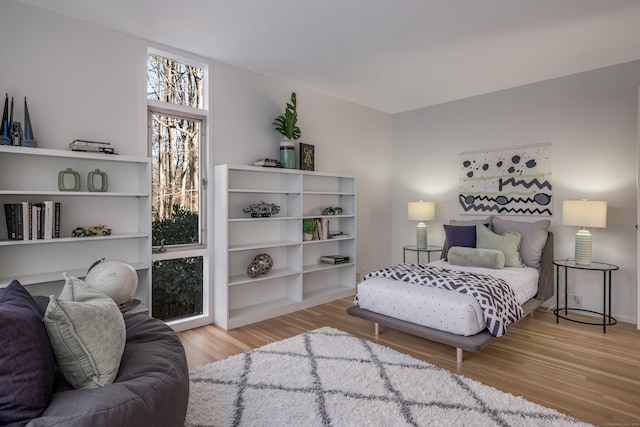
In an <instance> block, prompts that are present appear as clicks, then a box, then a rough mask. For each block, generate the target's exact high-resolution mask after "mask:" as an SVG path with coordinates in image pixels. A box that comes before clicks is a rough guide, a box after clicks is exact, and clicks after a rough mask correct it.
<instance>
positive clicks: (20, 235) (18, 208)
mask: <svg viewBox="0 0 640 427" xmlns="http://www.w3.org/2000/svg"><path fill="white" fill-rule="evenodd" d="M14 209H15V211H14V215H15V220H14V221H15V227H16V240H24V225H23V223H22V222H23V219H22V205H21V204H20V203H16V204H15V205H14Z"/></svg>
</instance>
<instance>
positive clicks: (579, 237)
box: [562, 199, 607, 265]
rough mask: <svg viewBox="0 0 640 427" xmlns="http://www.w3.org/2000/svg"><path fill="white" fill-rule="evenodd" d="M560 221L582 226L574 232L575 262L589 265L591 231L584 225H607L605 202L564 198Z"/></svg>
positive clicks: (601, 226) (602, 226)
mask: <svg viewBox="0 0 640 427" xmlns="http://www.w3.org/2000/svg"><path fill="white" fill-rule="evenodd" d="M562 223H563V224H564V225H577V226H578V227H582V228H581V229H580V230H579V231H578V232H577V233H576V248H575V249H576V254H575V257H576V258H575V259H576V264H581V265H591V233H590V232H589V230H587V229H586V227H597V228H605V227H606V226H607V202H603V201H593V200H587V199H582V200H565V201H563V202H562Z"/></svg>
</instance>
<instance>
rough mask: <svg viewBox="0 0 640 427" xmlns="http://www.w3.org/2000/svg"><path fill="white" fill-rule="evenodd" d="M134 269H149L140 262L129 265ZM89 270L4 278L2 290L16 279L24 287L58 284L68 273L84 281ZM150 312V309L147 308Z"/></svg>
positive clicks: (0, 284) (2, 279)
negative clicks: (64, 274)
mask: <svg viewBox="0 0 640 427" xmlns="http://www.w3.org/2000/svg"><path fill="white" fill-rule="evenodd" d="M129 264H130V265H131V266H132V267H133V268H135V269H136V271H138V270H147V269H148V268H149V266H148V265H146V264H144V263H140V262H132V263H129ZM89 267H90V266H87V268H82V269H73V270H62V271H48V272H46V273H41V274H27V275H24V276H19V277H2V278H0V288H5V287H7V286H8V285H9V284H10V283H11V282H12V281H13V280H14V279H16V280H18V281H19V282H20V283H21V284H22V285H23V286H29V285H36V284H38V283H47V282H56V281H58V280H63V276H62V273H64V272H66V273H67V274H68V275H70V276H73V277H77V278H79V279H82V278H84V277H85V275H86V274H87V270H88V269H89ZM147 310H148V307H147Z"/></svg>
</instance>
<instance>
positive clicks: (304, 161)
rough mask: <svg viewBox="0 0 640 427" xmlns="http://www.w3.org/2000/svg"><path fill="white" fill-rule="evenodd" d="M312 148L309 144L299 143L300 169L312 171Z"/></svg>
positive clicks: (313, 160)
mask: <svg viewBox="0 0 640 427" xmlns="http://www.w3.org/2000/svg"><path fill="white" fill-rule="evenodd" d="M314 149H315V147H314V146H313V145H311V144H305V143H302V142H301V143H300V169H301V170H303V171H312V170H315V169H314V162H315V159H314Z"/></svg>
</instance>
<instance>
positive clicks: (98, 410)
mask: <svg viewBox="0 0 640 427" xmlns="http://www.w3.org/2000/svg"><path fill="white" fill-rule="evenodd" d="M35 299H36V303H37V304H38V306H39V308H40V309H41V311H42V312H43V313H44V310H43V308H46V304H47V303H48V298H42V297H36V298H35ZM124 319H125V325H126V329H127V340H126V345H125V350H124V354H123V356H122V361H121V363H120V370H119V372H118V376H117V378H116V380H115V382H114V383H113V384H110V385H107V386H104V387H100V388H93V389H79V390H75V389H73V388H72V387H71V386H70V385H69V384H68V383H67V382H66V381H65V379H64V378H63V377H62V376H61V375H57V376H56V384H55V388H54V393H53V395H52V397H51V400H50V401H49V405H48V407H47V408H46V409H45V411H44V412H43V413H42V415H41V416H40V417H38V418H34V419H32V420H31V421H30V422H29V423H27V426H30V427H36V426H65V427H68V426H122V427H125V426H167V427H170V426H183V425H184V420H185V416H186V412H187V404H188V400H189V371H188V366H187V360H186V356H185V352H184V348H183V346H182V343H181V342H180V339H179V338H178V336H177V334H176V333H175V332H174V331H173V330H172V329H171V328H170V327H169V326H167V325H166V324H165V323H164V322H162V321H160V320H158V319H154V318H151V317H149V316H147V315H145V314H142V313H137V314H125V315H124Z"/></svg>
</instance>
